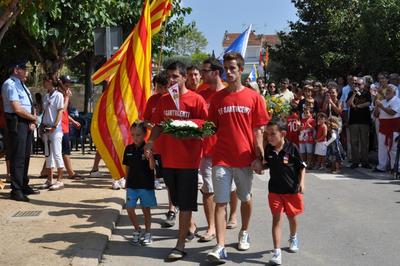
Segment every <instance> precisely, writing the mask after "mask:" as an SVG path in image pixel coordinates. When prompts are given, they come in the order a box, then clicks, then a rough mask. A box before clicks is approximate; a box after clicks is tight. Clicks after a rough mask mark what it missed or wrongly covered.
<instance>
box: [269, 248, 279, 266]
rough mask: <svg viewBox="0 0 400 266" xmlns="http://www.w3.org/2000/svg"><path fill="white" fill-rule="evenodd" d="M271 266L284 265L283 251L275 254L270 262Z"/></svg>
mask: <svg viewBox="0 0 400 266" xmlns="http://www.w3.org/2000/svg"><path fill="white" fill-rule="evenodd" d="M269 264H271V265H281V264H282V253H281V251H279V252H276V251H275V253H274V255H273V256H272V258H271V259H270V260H269Z"/></svg>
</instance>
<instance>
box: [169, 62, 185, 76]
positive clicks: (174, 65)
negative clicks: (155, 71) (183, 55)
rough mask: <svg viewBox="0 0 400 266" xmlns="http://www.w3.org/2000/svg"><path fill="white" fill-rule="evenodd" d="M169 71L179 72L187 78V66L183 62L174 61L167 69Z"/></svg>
mask: <svg viewBox="0 0 400 266" xmlns="http://www.w3.org/2000/svg"><path fill="white" fill-rule="evenodd" d="M166 69H167V70H178V71H179V74H181V75H182V76H186V73H187V72H186V65H185V64H184V63H182V62H181V61H174V62H172V63H171V64H169V65H168V66H167V68H166Z"/></svg>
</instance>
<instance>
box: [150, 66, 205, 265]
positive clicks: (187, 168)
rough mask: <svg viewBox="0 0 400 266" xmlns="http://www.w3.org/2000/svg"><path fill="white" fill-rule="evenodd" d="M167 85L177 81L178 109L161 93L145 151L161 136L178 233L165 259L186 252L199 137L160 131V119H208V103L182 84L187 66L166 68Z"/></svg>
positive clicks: (193, 208) (194, 196) (194, 197)
mask: <svg viewBox="0 0 400 266" xmlns="http://www.w3.org/2000/svg"><path fill="white" fill-rule="evenodd" d="M167 75H168V79H169V85H170V86H172V85H174V84H178V87H179V110H178V109H177V107H176V105H175V103H174V101H173V99H172V97H171V96H170V95H169V94H165V95H163V96H162V97H161V98H160V100H159V102H158V104H157V106H156V110H155V112H154V114H153V116H152V119H151V120H152V122H153V123H154V125H155V126H154V127H153V129H152V131H151V135H150V138H149V141H148V142H147V144H146V150H151V149H153V145H154V140H155V139H157V137H159V136H160V134H161V135H162V137H163V142H162V145H160V151H161V157H162V160H163V177H164V181H165V184H166V185H167V187H168V189H169V193H170V197H171V200H172V203H173V204H174V205H175V206H177V207H178V208H179V233H178V241H177V243H176V247H175V248H174V249H172V251H171V252H170V254H169V255H168V257H167V259H168V260H178V259H182V258H183V257H184V256H185V255H186V253H185V252H184V248H185V238H186V236H187V233H188V231H189V226H190V220H191V217H192V211H197V180H198V168H199V164H200V157H201V152H202V140H201V139H184V140H183V139H178V138H175V137H173V136H171V135H166V134H162V133H161V127H160V126H159V125H160V123H161V122H163V121H165V120H167V119H173V120H188V119H202V120H205V119H206V118H207V104H206V102H205V100H204V99H203V97H201V96H200V95H198V94H197V93H195V92H193V91H190V90H188V89H187V88H186V86H185V81H186V67H185V65H184V64H182V63H181V62H178V61H177V62H174V63H172V64H170V65H169V66H168V67H167Z"/></svg>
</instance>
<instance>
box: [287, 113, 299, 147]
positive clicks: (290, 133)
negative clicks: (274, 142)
mask: <svg viewBox="0 0 400 266" xmlns="http://www.w3.org/2000/svg"><path fill="white" fill-rule="evenodd" d="M286 123H287V132H286V138H287V139H288V140H289V141H290V142H291V143H293V144H294V145H296V147H297V148H299V135H300V125H301V124H300V118H299V115H298V113H297V112H296V111H295V110H294V109H292V110H291V112H290V115H289V116H288V117H287V118H286Z"/></svg>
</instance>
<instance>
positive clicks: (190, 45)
mask: <svg viewBox="0 0 400 266" xmlns="http://www.w3.org/2000/svg"><path fill="white" fill-rule="evenodd" d="M207 44H208V41H207V39H206V37H204V34H203V33H202V32H200V31H199V30H198V29H197V28H196V27H195V24H193V28H192V30H191V31H189V32H183V33H181V37H180V38H178V39H177V40H176V42H175V43H174V44H173V45H172V47H171V52H172V53H173V54H175V55H186V56H190V55H193V54H199V53H201V52H203V51H204V49H205V48H206V46H207Z"/></svg>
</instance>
